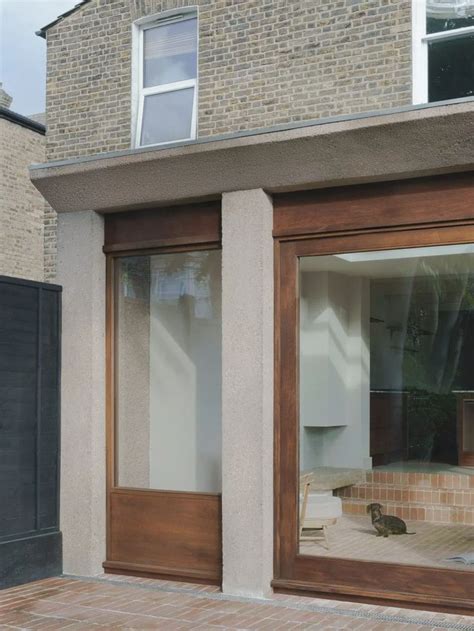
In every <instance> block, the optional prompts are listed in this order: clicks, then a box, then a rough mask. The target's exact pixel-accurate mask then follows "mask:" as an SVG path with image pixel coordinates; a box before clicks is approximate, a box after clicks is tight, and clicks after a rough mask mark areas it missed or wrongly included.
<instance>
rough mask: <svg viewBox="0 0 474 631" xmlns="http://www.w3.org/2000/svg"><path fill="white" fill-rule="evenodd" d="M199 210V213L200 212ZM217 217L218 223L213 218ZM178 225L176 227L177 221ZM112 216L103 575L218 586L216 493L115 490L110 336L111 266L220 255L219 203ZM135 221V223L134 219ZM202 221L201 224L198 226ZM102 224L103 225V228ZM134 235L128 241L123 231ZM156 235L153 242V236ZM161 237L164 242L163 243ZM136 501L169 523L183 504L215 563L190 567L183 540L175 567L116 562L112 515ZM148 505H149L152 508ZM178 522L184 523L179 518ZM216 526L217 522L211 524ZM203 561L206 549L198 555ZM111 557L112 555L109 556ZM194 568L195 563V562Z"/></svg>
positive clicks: (111, 305)
mask: <svg viewBox="0 0 474 631" xmlns="http://www.w3.org/2000/svg"><path fill="white" fill-rule="evenodd" d="M200 210H202V212H200ZM216 213H218V214H219V219H217V218H216ZM180 214H181V216H182V217H183V222H182V224H181V226H179V217H180ZM131 215H132V214H131V213H130V216H129V213H118V214H117V215H115V216H114V215H110V216H108V217H106V238H105V245H104V248H103V249H104V253H105V255H106V318H105V321H106V335H105V343H106V366H105V371H106V386H105V387H106V560H105V561H104V562H103V567H104V569H105V571H106V572H109V573H112V574H113V573H117V574H129V575H132V576H148V577H152V578H162V579H165V580H178V581H179V580H185V581H188V582H195V583H204V584H215V585H220V584H221V582H222V510H221V504H222V502H221V493H201V492H191V491H189V492H188V491H174V490H163V489H147V488H132V487H124V486H118V485H117V479H118V476H117V473H118V471H117V458H116V431H115V430H116V393H117V383H116V370H115V362H116V331H115V320H116V316H115V265H116V261H117V260H118V259H121V258H123V257H130V256H145V255H160V254H172V253H178V252H195V251H197V250H206V251H207V250H220V249H221V240H220V204H216V203H213V202H210V203H208V204H201V205H195V206H190V205H187V206H183V207H179V206H178V207H173V208H172V209H156V210H155V211H150V210H146V211H143V212H140V211H137V212H136V213H134V214H133V216H131ZM135 217H136V219H135ZM203 217H204V222H203V221H202V219H203ZM107 221H108V222H109V223H108V224H107ZM203 224H204V225H203ZM130 228H132V229H133V231H134V234H133V238H132V240H129V239H128V233H129V229H130ZM157 234H158V235H159V237H158V238H156V235H157ZM163 234H165V236H166V238H163ZM130 501H138V502H141V503H142V504H143V506H147V505H148V506H152V507H154V509H155V511H156V508H158V509H159V510H160V511H162V514H163V516H164V517H165V518H168V517H170V518H171V519H172V513H173V511H175V512H176V514H177V516H178V517H177V518H179V511H180V509H182V507H183V506H184V504H186V505H187V507H189V512H190V513H191V514H193V513H194V514H195V515H196V516H197V517H199V518H200V520H201V524H202V522H203V517H202V516H203V514H204V515H205V517H204V522H205V521H206V520H208V523H209V531H210V532H211V538H212V537H214V539H213V540H214V541H217V540H219V547H220V549H219V550H217V549H214V548H216V547H217V543H216V544H215V546H212V545H211V548H213V549H212V550H211V552H213V553H214V555H215V556H216V558H217V557H219V554H220V557H219V558H218V559H217V562H216V563H215V564H214V566H213V567H210V565H209V563H208V561H207V559H206V563H205V564H204V567H203V568H196V567H191V566H190V565H189V564H188V563H187V562H186V559H188V560H189V557H190V555H194V556H195V557H198V558H199V556H200V554H199V553H200V551H199V542H198V541H189V540H188V541H185V542H183V543H184V545H183V548H188V549H187V551H185V553H183V557H182V558H181V559H178V560H177V563H176V564H156V563H134V562H133V561H130V560H126V561H123V560H120V559H119V560H117V559H116V558H113V557H114V554H113V550H112V531H113V530H112V529H113V526H114V522H113V517H112V513H113V510H114V509H115V510H116V511H117V512H119V510H120V506H121V504H122V505H123V503H124V502H130ZM153 505H154V506H153ZM183 521H184V518H183ZM216 522H218V523H217V524H216ZM204 552H205V554H204V556H206V555H208V554H209V550H208V549H206V551H204ZM115 556H116V555H115ZM198 564H199V563H198Z"/></svg>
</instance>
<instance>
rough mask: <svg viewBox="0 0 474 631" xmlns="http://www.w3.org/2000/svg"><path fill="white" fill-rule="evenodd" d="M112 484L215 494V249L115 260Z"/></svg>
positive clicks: (218, 326)
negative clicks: (114, 456) (114, 460)
mask: <svg viewBox="0 0 474 631" xmlns="http://www.w3.org/2000/svg"><path fill="white" fill-rule="evenodd" d="M115 270H116V286H115V305H116V307H115V309H116V310H115V331H116V356H115V357H116V364H115V370H116V375H117V382H116V383H117V398H116V441H117V443H116V448H117V449H116V454H117V460H118V462H117V464H118V467H117V469H118V480H117V481H118V484H119V486H125V487H136V488H146V489H148V488H150V489H169V490H174V491H191V492H193V491H197V492H205V493H219V492H220V491H221V253H220V251H219V250H209V251H195V252H182V253H173V254H159V255H153V256H133V257H123V258H120V259H118V260H117V263H116V268H115Z"/></svg>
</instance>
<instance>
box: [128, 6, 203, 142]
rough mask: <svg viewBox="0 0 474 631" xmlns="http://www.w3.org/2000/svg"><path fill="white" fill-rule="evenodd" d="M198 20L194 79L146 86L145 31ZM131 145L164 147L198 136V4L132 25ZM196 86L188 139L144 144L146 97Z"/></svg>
mask: <svg viewBox="0 0 474 631" xmlns="http://www.w3.org/2000/svg"><path fill="white" fill-rule="evenodd" d="M192 19H195V20H196V30H197V38H196V39H197V42H196V77H195V78H194V79H186V80H184V81H175V82H173V83H166V84H163V85H155V86H151V87H148V88H145V87H144V86H143V71H144V68H143V56H144V48H143V43H144V37H143V34H144V32H145V31H146V30H149V29H152V28H156V27H159V26H164V25H168V24H172V23H176V22H184V21H186V20H192ZM132 46H133V52H132V129H131V137H132V147H133V148H136V149H138V148H143V147H161V146H166V145H170V144H174V143H176V142H183V141H186V140H195V139H196V138H197V106H198V86H199V14H198V7H197V6H192V7H183V8H181V9H179V10H176V9H173V10H171V11H164V12H162V13H159V14H155V15H152V16H148V17H144V18H140V19H139V20H136V21H135V22H134V23H133V25H132ZM189 88H193V89H194V98H193V109H192V114H191V133H190V135H189V136H188V137H186V138H180V139H178V140H170V141H166V142H158V143H150V144H146V145H145V144H143V145H142V144H141V143H140V139H141V135H142V129H143V111H144V106H145V97H147V96H152V95H155V94H165V93H167V92H178V91H179V90H186V89H189Z"/></svg>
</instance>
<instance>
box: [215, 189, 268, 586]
mask: <svg viewBox="0 0 474 631" xmlns="http://www.w3.org/2000/svg"><path fill="white" fill-rule="evenodd" d="M272 217H273V206H272V203H271V200H270V199H269V197H268V196H267V195H266V194H265V192H264V191H263V190H261V189H256V190H249V191H241V192H234V193H225V194H224V195H223V196H222V379H223V381H222V435H223V436H222V459H223V464H222V474H223V484H222V520H223V554H224V560H223V572H224V577H223V590H224V592H225V593H227V594H234V595H244V596H256V597H261V596H265V595H267V594H268V593H269V592H270V591H271V588H270V582H271V580H272V577H273V241H272Z"/></svg>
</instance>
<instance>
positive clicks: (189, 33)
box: [143, 18, 197, 88]
mask: <svg viewBox="0 0 474 631" xmlns="http://www.w3.org/2000/svg"><path fill="white" fill-rule="evenodd" d="M143 46H144V53H143V85H144V87H145V88H149V87H151V86H156V85H164V84H166V83H175V82H176V81H185V80H187V79H195V78H196V76H197V19H196V18H194V19H190V20H184V21H182V22H174V23H171V24H165V25H162V26H157V27H155V28H149V29H146V30H145V31H144V32H143Z"/></svg>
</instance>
